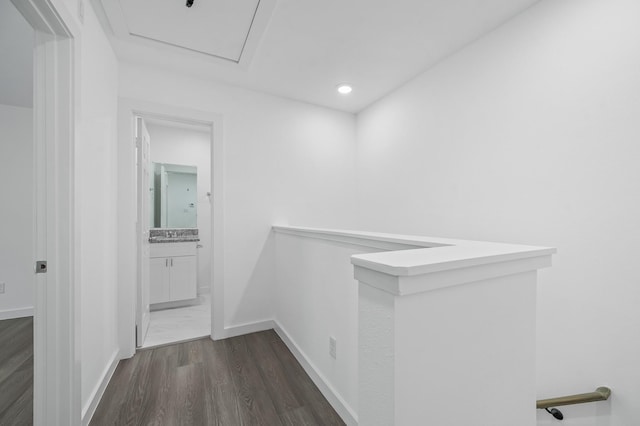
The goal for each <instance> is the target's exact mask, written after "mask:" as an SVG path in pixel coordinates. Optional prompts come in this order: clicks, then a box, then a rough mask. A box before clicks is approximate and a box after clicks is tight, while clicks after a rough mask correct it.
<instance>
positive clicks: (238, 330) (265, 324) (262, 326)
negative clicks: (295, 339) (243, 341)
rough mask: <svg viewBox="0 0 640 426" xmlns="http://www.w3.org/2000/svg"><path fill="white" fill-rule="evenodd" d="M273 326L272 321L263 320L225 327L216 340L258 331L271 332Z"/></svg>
mask: <svg viewBox="0 0 640 426" xmlns="http://www.w3.org/2000/svg"><path fill="white" fill-rule="evenodd" d="M275 326H276V324H275V322H274V321H273V320H264V321H256V322H250V323H247V324H241V325H235V326H231V327H225V329H224V332H223V333H222V336H216V340H218V339H228V338H229V337H236V336H242V335H243V334H249V333H255V332H258V331H265V330H272V329H274V328H275Z"/></svg>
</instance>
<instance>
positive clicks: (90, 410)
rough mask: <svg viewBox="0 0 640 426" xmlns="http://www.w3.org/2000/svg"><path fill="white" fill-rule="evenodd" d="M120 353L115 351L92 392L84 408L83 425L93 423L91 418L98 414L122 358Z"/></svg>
mask: <svg viewBox="0 0 640 426" xmlns="http://www.w3.org/2000/svg"><path fill="white" fill-rule="evenodd" d="M118 355H119V354H118V351H115V352H114V353H113V355H112V356H111V360H110V361H109V364H108V365H107V368H105V370H104V372H103V374H102V380H101V381H100V382H99V383H98V384H97V385H96V387H95V388H94V389H93V392H91V396H90V397H89V400H88V401H87V402H86V404H85V406H84V407H82V425H83V426H87V425H88V424H89V422H91V418H92V417H93V414H94V413H95V412H96V408H98V404H99V403H100V400H101V399H102V395H104V391H105V389H107V385H108V384H109V381H110V380H111V377H112V376H113V373H114V372H115V371H116V367H117V366H118V362H119V361H120V357H119V356H118Z"/></svg>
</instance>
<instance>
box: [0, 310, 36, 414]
mask: <svg viewBox="0 0 640 426" xmlns="http://www.w3.org/2000/svg"><path fill="white" fill-rule="evenodd" d="M31 424H33V318H31V317H28V318H16V319H9V320H2V321H0V425H12V426H17V425H31Z"/></svg>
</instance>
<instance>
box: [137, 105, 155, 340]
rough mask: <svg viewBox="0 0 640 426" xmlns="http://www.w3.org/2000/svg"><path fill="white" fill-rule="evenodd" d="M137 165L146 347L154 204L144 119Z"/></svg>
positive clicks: (140, 316) (140, 328)
mask: <svg viewBox="0 0 640 426" xmlns="http://www.w3.org/2000/svg"><path fill="white" fill-rule="evenodd" d="M135 142H136V162H137V169H138V185H137V192H138V224H137V230H138V295H137V298H138V300H137V306H136V310H137V312H136V346H138V347H140V346H142V345H143V343H144V338H145V337H146V335H147V330H148V329H149V320H150V317H151V314H150V312H149V303H150V301H149V273H150V270H149V269H150V264H149V228H150V223H149V209H150V204H151V200H150V198H151V195H150V194H151V184H150V183H151V181H150V179H149V175H150V170H151V157H150V149H149V145H150V138H149V132H148V131H147V127H146V126H145V124H144V120H143V118H142V117H136V141H135Z"/></svg>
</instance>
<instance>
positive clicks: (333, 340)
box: [329, 337, 336, 358]
mask: <svg viewBox="0 0 640 426" xmlns="http://www.w3.org/2000/svg"><path fill="white" fill-rule="evenodd" d="M329 355H331V357H332V358H335V357H336V338H335V337H329Z"/></svg>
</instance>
